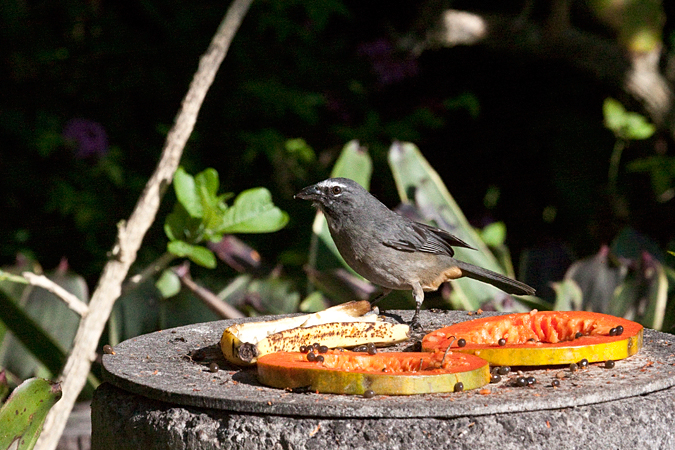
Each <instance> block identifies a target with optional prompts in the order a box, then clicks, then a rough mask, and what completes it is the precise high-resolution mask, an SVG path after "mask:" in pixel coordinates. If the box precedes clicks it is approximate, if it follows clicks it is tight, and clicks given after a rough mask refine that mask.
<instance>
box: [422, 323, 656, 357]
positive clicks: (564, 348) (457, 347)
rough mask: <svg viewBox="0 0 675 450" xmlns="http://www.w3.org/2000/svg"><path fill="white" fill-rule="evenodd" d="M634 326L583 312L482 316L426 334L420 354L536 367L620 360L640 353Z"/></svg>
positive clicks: (638, 332)
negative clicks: (461, 355) (466, 355)
mask: <svg viewBox="0 0 675 450" xmlns="http://www.w3.org/2000/svg"><path fill="white" fill-rule="evenodd" d="M642 335H643V327H642V325H640V324H639V323H636V322H633V321H630V320H627V319H623V318H620V317H614V316H610V315H607V314H600V313H594V312H587V311H537V310H533V311H531V312H529V313H519V314H507V315H501V316H490V317H483V318H480V319H474V320H469V321H466V322H460V323H457V324H455V325H451V326H449V327H445V328H441V329H439V330H436V331H433V332H431V333H429V334H427V335H426V336H425V337H424V339H423V340H422V350H423V351H427V352H438V351H445V350H446V349H447V348H448V346H450V348H451V350H452V351H459V352H464V353H471V354H474V355H476V356H479V357H480V358H483V359H485V360H486V361H489V362H490V364H492V365H504V366H541V365H556V364H570V363H573V362H579V361H581V360H582V359H584V358H585V359H587V360H588V362H597V361H607V360H613V361H614V360H619V359H624V358H627V357H629V356H631V355H634V354H636V353H637V352H638V351H639V350H640V349H641V348H642V339H643V338H642Z"/></svg>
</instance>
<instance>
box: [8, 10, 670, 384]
mask: <svg viewBox="0 0 675 450" xmlns="http://www.w3.org/2000/svg"><path fill="white" fill-rule="evenodd" d="M226 8H227V4H224V3H223V2H216V1H210V0H203V1H193V2H183V1H174V0H162V1H158V0H142V1H126V0H117V1H105V0H88V1H85V0H69V1H56V0H55V1H49V2H34V1H27V0H6V1H3V2H2V4H1V5H0V41H1V45H0V54H1V55H2V57H1V58H0V78H1V85H2V92H3V93H2V95H1V96H0V192H1V193H2V195H1V196H0V210H1V211H2V220H1V221H0V263H1V265H2V266H4V270H6V271H8V272H14V273H20V272H21V270H35V271H38V272H42V271H44V272H45V273H47V274H49V275H50V277H52V279H54V280H56V281H58V282H59V283H60V284H63V285H64V286H71V288H72V289H71V290H73V291H76V292H77V293H78V295H79V296H80V297H81V298H83V299H85V300H86V298H87V296H88V295H89V293H90V292H91V291H92V290H93V289H94V288H95V284H96V281H97V279H98V277H99V275H100V272H101V269H102V267H103V265H104V264H105V262H106V260H107V258H108V252H109V251H110V249H111V248H112V246H113V244H114V240H115V236H116V232H117V229H116V224H117V223H118V222H119V221H120V220H123V219H125V218H127V217H128V216H129V214H130V212H131V211H132V209H133V207H134V205H135V202H136V200H137V199H138V196H139V195H140V193H141V191H142V189H143V187H144V185H145V183H146V181H147V179H148V177H149V176H150V174H151V173H152V171H153V169H154V167H155V164H156V163H157V161H158V158H159V154H160V151H161V149H162V146H163V143H164V139H165V137H166V133H167V131H168V130H169V129H170V127H171V125H172V123H173V119H174V117H175V115H176V112H177V111H178V109H179V107H180V102H181V100H182V98H183V96H184V94H185V92H186V90H187V87H188V85H189V82H190V80H191V78H192V76H193V74H194V72H195V70H196V68H197V64H198V60H199V57H200V55H201V54H202V53H203V52H204V51H205V49H206V48H207V46H208V43H209V41H210V39H211V37H212V35H213V33H214V32H215V30H216V27H217V26H218V23H219V22H220V20H221V19H222V17H223V15H224V13H225V11H226ZM674 24H675V7H674V6H673V4H671V2H665V1H663V2H662V1H658V0H632V1H617V0H554V1H537V0H532V1H527V0H524V1H515V2H506V4H505V2H501V1H470V2H469V1H436V0H429V1H425V2H395V3H391V2H385V1H370V2H362V1H350V0H313V1H303V0H260V1H258V2H254V4H253V6H252V8H251V10H250V12H249V13H248V15H247V17H246V18H245V20H244V22H243V26H242V27H241V29H240V30H239V32H238V34H237V35H236V37H235V39H234V41H233V44H232V47H231V49H230V51H229V53H228V55H227V57H226V59H225V61H224V63H223V66H222V68H221V70H220V72H219V73H218V75H217V78H216V80H215V83H214V85H213V87H212V88H211V90H210V91H209V93H208V95H207V97H206V101H205V103H204V105H203V108H202V110H201V113H200V115H199V119H198V121H197V124H196V127H195V130H194V133H193V135H192V137H191V139H190V141H189V143H188V146H187V148H186V150H185V153H184V156H183V160H182V166H183V167H184V168H185V171H186V172H187V173H190V174H197V173H199V172H201V171H203V170H204V169H206V168H213V169H215V170H216V171H217V173H218V175H219V180H220V190H219V192H221V193H224V192H232V193H235V194H236V193H239V192H242V191H244V190H246V189H250V188H254V187H264V188H266V189H268V190H269V192H270V193H271V195H272V199H273V202H274V204H275V205H276V206H278V207H279V208H280V209H281V210H283V211H285V212H286V213H287V214H288V223H287V225H286V226H285V227H284V228H283V229H281V230H280V231H277V232H274V233H263V234H235V235H232V236H230V235H227V236H225V237H224V238H223V241H221V242H220V244H209V246H210V247H209V248H211V250H213V251H214V252H215V254H216V256H218V263H217V265H216V267H215V268H204V267H201V266H200V265H199V264H194V262H193V264H191V266H190V268H189V271H190V276H191V279H193V280H194V281H195V282H196V283H198V284H199V285H200V286H202V287H204V288H206V289H208V290H210V291H211V292H213V293H215V294H216V295H217V296H218V297H219V298H220V299H221V300H224V301H226V302H227V303H229V304H231V305H233V306H235V307H236V308H237V309H238V310H239V311H241V312H242V313H243V314H247V315H250V314H267V313H282V312H294V311H298V310H311V309H316V308H318V307H322V306H327V305H329V304H331V303H336V302H338V301H341V300H343V299H342V298H340V295H339V294H334V292H333V295H331V293H330V292H328V291H330V289H323V290H322V289H319V293H320V295H318V296H317V295H313V296H312V295H311V294H312V293H314V292H316V290H315V289H316V286H315V285H313V284H312V283H309V284H308V269H307V264H308V261H309V262H311V261H310V260H311V256H310V253H311V252H310V247H311V245H312V244H311V242H312V226H311V225H312V222H313V220H314V216H315V211H314V210H313V209H312V208H311V207H310V206H309V205H308V204H307V203H305V202H298V201H294V200H293V194H294V193H296V192H297V191H298V190H299V189H301V188H302V187H304V186H306V185H309V184H313V183H315V182H317V181H319V180H322V179H324V178H327V177H328V176H329V175H330V174H331V171H332V170H333V167H334V165H335V162H336V160H337V159H338V157H339V156H340V154H341V152H342V151H343V148H344V146H345V145H346V144H347V143H348V142H350V141H352V140H358V142H359V143H360V146H361V149H360V150H359V151H364V150H366V151H367V154H368V155H369V160H371V161H372V174H371V175H370V177H369V178H370V189H371V192H373V194H374V195H376V196H377V197H378V198H379V199H380V200H382V201H383V202H384V203H385V204H387V205H388V206H390V207H392V208H393V207H396V206H397V205H398V204H399V203H400V202H401V198H400V195H399V192H398V191H397V188H396V184H395V180H394V177H393V176H392V171H391V169H390V167H389V165H388V161H387V158H388V152H389V148H390V146H391V145H392V142H395V141H403V142H411V143H414V144H415V145H416V146H417V147H418V148H419V150H420V152H421V154H423V155H424V158H426V160H427V161H428V162H429V163H430V165H431V166H432V167H433V168H434V169H435V171H436V172H438V174H439V175H440V177H441V179H442V180H443V182H444V184H445V186H446V187H447V189H448V191H449V192H450V194H451V195H452V196H453V197H454V199H455V201H456V202H457V204H458V205H459V208H461V210H462V211H463V213H464V215H465V216H466V218H467V219H468V221H469V223H470V224H471V225H472V226H473V227H475V228H477V229H484V228H485V227H487V226H490V225H491V224H500V227H501V228H500V229H501V230H505V234H503V235H501V237H500V238H498V239H497V241H498V242H496V244H495V246H501V248H502V249H504V248H506V249H507V250H508V260H510V262H509V263H506V264H505V265H504V266H503V267H504V268H505V270H506V271H507V272H508V271H509V269H510V268H512V269H513V272H512V273H513V274H514V275H516V276H518V278H519V279H521V280H523V281H525V282H527V283H529V284H531V285H533V286H535V287H536V288H537V289H538V295H539V299H536V300H533V301H534V302H535V304H534V305H535V306H538V307H540V308H541V307H546V305H549V306H550V307H555V306H558V307H560V306H561V305H564V304H565V303H564V302H562V303H561V300H560V299H561V296H567V297H566V298H567V300H565V301H567V302H568V303H567V304H568V306H571V307H576V308H584V309H598V307H597V305H605V306H607V303H608V302H610V301H611V299H613V298H617V296H618V297H620V296H621V295H624V296H630V301H631V302H632V303H631V305H632V306H630V307H628V306H626V307H625V308H623V309H621V312H622V313H625V315H629V316H630V315H631V314H632V317H642V316H644V315H645V313H644V311H645V308H647V309H649V308H652V309H653V311H652V313H653V314H652V315H654V314H656V315H660V317H661V321H660V322H658V321H656V322H655V321H653V320H652V321H650V322H649V324H650V325H652V326H654V324H658V327H659V328H661V329H663V330H664V331H668V332H673V328H672V326H673V318H672V317H673V316H674V315H675V312H674V311H675V310H674V308H675V306H674V305H673V303H674V302H673V301H672V298H673V284H674V283H673V281H672V279H673V269H672V267H673V266H675V256H673V255H672V254H670V253H668V251H673V250H675V226H674V223H675V221H674V220H673V219H674V218H675V199H674V197H675V182H674V179H675V155H674V153H673V136H674V135H675V114H674V111H675V109H674V108H673V105H672V100H673V98H672V87H673V84H672V83H673V81H674V80H675V59H673V57H674V55H675V52H674V44H675V33H674V31H675V27H674V26H673V25H674ZM608 99H609V100H608ZM612 99H613V100H612ZM174 204H176V195H175V194H174V191H173V190H169V191H168V192H167V195H166V196H165V198H164V202H163V205H162V208H161V210H160V213H159V215H158V218H157V221H156V223H155V225H154V226H153V227H152V228H151V230H150V232H149V234H148V235H147V236H146V238H145V241H144V245H143V247H142V249H141V251H140V252H139V255H138V260H137V262H136V264H135V265H134V268H133V269H132V274H134V273H140V272H141V271H142V270H143V269H144V268H145V267H147V266H148V264H150V263H151V262H153V261H156V260H157V259H158V258H161V257H162V255H164V254H165V253H166V251H167V235H166V234H165V231H164V227H163V225H164V221H165V219H166V218H167V216H168V215H169V214H170V213H171V212H172V210H173V208H174ZM488 244H490V242H488ZM502 254H503V253H502ZM165 262H166V263H167V264H166V267H167V268H170V267H175V266H176V265H179V264H181V263H182V259H181V258H175V259H170V260H167V261H165ZM310 265H311V264H310ZM509 265H510V267H509ZM183 269H184V270H185V269H186V267H185V266H183ZM570 270H571V271H572V272H570ZM309 271H310V272H311V270H309ZM170 273H172V274H175V273H176V272H175V271H172V272H170ZM566 274H567V275H566ZM167 276H168V277H169V280H168V281H167V280H166V279H164V280H163V281H164V282H166V283H167V284H164V285H163V284H161V283H159V284H157V283H156V282H157V281H158V280H159V279H160V277H159V274H158V276H157V277H154V278H153V279H151V280H149V281H148V282H147V283H144V284H142V285H141V286H138V287H136V288H135V289H133V290H130V291H127V292H125V295H124V296H123V298H122V299H121V300H120V301H119V302H118V304H117V306H116V308H115V311H114V313H113V317H112V319H111V320H112V322H111V324H110V326H109V329H108V330H107V333H106V334H104V337H103V339H102V342H101V344H104V343H108V342H110V343H113V344H114V343H116V342H119V341H120V340H122V339H125V338H128V337H131V336H134V335H137V334H140V333H143V332H149V331H153V330H156V329H160V328H167V327H171V326H177V325H182V324H186V323H194V322H199V321H206V320H216V319H218V318H221V317H222V316H221V315H218V314H216V313H214V312H213V308H210V307H209V306H207V304H206V303H204V301H203V300H200V299H198V298H197V296H196V295H195V294H194V292H193V291H191V290H189V289H186V288H185V286H184V285H175V281H176V280H175V279H173V278H172V277H173V276H174V275H171V274H169V275H167ZM566 277H567V278H568V279H575V280H576V285H575V286H576V287H574V288H573V289H572V291H573V292H572V293H571V294H570V291H569V290H565V289H567V288H569V286H567V287H565V286H563V285H561V284H557V285H552V283H554V282H555V283H559V282H561V281H563V280H564V279H565V278H566ZM315 278H316V277H315ZM600 279H601V280H602V281H601V282H599V283H598V280H600ZM172 280H173V281H172ZM314 281H315V280H314ZM342 281H343V282H344V280H342ZM172 282H173V283H174V284H173V285H172ZM627 282H630V283H631V284H629V285H626V283H627ZM350 283H351V284H350ZM354 283H357V284H358V282H357V281H356V280H353V279H350V280H348V281H347V282H345V285H350V286H351V288H353V289H356V290H357V291H358V290H359V289H361V291H359V292H365V293H366V295H369V294H371V293H372V291H370V290H368V288H361V287H358V288H354ZM10 284H11V283H10ZM10 284H7V283H6V282H3V285H2V288H3V289H4V290H5V292H7V293H9V294H8V295H9V296H10V297H11V299H12V301H14V302H16V303H17V304H19V305H20V306H21V307H22V308H23V309H24V310H25V311H27V313H28V314H29V315H31V316H32V317H33V318H34V319H35V320H36V321H37V322H38V323H39V322H43V321H44V319H45V318H46V317H54V316H53V310H52V309H51V308H53V307H52V306H45V305H48V304H49V302H52V301H53V299H52V300H49V299H41V300H35V297H46V295H45V293H44V292H42V294H39V293H38V292H36V291H35V290H33V291H32V292H30V293H27V292H25V291H23V287H22V288H21V289H17V287H16V286H15V285H11V286H10ZM314 284H316V283H314ZM172 286H173V287H172ZM555 286H557V287H555ZM561 286H562V287H561ZM563 288H565V289H563ZM345 289H346V288H345ZM617 289H619V291H617ZM664 289H665V290H664ZM338 291H339V289H338ZM348 292H349V293H350V294H349V295H351V293H352V292H354V291H348ZM628 292H629V293H630V294H628ZM603 295H604V297H603ZM570 296H571V297H570ZM598 296H599V297H601V298H599V297H598ZM407 297H408V296H407V295H406V296H405V299H404V300H401V299H399V300H397V299H396V298H394V299H393V300H391V302H392V303H391V305H396V306H397V307H398V306H402V307H411V306H412V302H411V301H409V300H408V299H407ZM401 298H403V297H401ZM434 298H435V300H434ZM448 298H449V294H447V292H446V293H444V292H440V293H439V294H436V295H435V297H432V299H431V300H430V301H429V304H428V305H429V306H435V307H444V308H449V307H455V306H456V305H454V304H453V303H452V301H449V300H448ZM569 298H572V300H569ZM408 301H409V303H405V302H408ZM490 301H491V300H490V299H478V300H477V303H476V305H477V306H483V307H485V308H489V307H494V308H496V309H504V310H508V309H509V308H511V309H513V307H510V306H509V304H508V302H504V301H500V302H496V303H495V302H493V304H492V305H490ZM41 302H44V303H41ZM401 302H403V303H401ZM537 302H538V303H537ZM570 302H571V303H570ZM603 302H604V303H603ZM57 303H58V302H57ZM38 304H39V305H41V306H39V307H38V306H35V305H38ZM30 305H33V306H30ZM425 305H427V303H425ZM526 305H527V306H528V307H532V305H533V304H526ZM650 305H651V306H650ZM654 305H655V306H654ZM383 306H387V305H385V304H383ZM641 308H642V309H641ZM516 309H517V308H516ZM600 309H602V308H600ZM605 310H607V309H606V308H605ZM609 311H610V312H616V311H615V310H612V309H611V308H610V310H609ZM622 315H623V314H622ZM664 318H665V319H664ZM71 319H72V318H71ZM71 319H64V323H68V320H71ZM652 319H653V318H652ZM70 323H71V325H72V326H71V327H70V328H71V329H72V333H71V334H70V335H71V337H70V339H72V334H74V329H75V328H74V327H75V326H76V323H77V322H76V320H75V321H72V320H71V322H70ZM58 328H63V327H62V326H61V325H59V327H58ZM66 328H67V327H66ZM2 336H5V335H4V333H3V334H2V335H0V337H2ZM5 337H6V339H4V341H3V343H2V352H0V356H2V355H4V356H3V357H4V358H5V359H4V360H3V361H4V363H1V364H0V365H4V366H6V367H10V366H11V362H9V360H10V359H11V358H10V357H9V356H8V355H10V354H11V353H15V352H12V351H10V350H9V349H10V348H15V347H13V345H16V343H14V344H11V342H10V340H9V337H8V336H5ZM55 339H57V340H60V341H61V342H62V345H63V347H64V348H65V349H67V348H68V333H66V336H61V337H57V338H55ZM18 365H19V366H21V364H18ZM36 367H38V366H35V367H32V368H31V367H29V368H28V369H26V370H23V369H21V370H20V369H12V370H14V371H15V373H16V375H17V376H18V377H25V376H27V375H29V374H30V373H32V372H38V369H36Z"/></svg>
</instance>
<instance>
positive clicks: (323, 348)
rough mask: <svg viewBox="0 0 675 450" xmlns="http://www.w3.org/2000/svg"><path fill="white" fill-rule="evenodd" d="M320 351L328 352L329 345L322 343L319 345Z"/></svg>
mask: <svg viewBox="0 0 675 450" xmlns="http://www.w3.org/2000/svg"><path fill="white" fill-rule="evenodd" d="M319 353H328V347H326V346H325V345H322V346H321V347H319Z"/></svg>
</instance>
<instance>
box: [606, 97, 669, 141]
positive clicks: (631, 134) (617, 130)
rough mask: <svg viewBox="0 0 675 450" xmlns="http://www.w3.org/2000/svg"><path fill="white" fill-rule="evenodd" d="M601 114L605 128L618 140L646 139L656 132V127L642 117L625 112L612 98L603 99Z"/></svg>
mask: <svg viewBox="0 0 675 450" xmlns="http://www.w3.org/2000/svg"><path fill="white" fill-rule="evenodd" d="M602 112H603V114H604V116H605V126H606V127H607V128H609V129H610V130H611V131H612V133H614V135H615V136H616V137H617V138H619V139H626V140H640V139H648V138H650V137H651V136H652V135H653V134H654V133H655V132H656V127H655V126H654V125H652V124H651V123H649V122H648V121H647V119H646V118H645V117H644V116H643V115H641V114H638V113H635V112H629V111H626V109H625V108H624V107H623V105H622V104H621V103H619V102H618V101H617V100H614V99H613V98H607V99H605V102H604V103H603V105H602Z"/></svg>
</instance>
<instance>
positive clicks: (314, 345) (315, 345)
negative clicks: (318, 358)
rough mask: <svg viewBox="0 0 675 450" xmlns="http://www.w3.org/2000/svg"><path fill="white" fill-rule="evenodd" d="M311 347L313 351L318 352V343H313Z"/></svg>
mask: <svg viewBox="0 0 675 450" xmlns="http://www.w3.org/2000/svg"><path fill="white" fill-rule="evenodd" d="M312 347H314V350H318V349H319V347H321V344H319V343H318V342H315V343H314V344H312Z"/></svg>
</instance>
